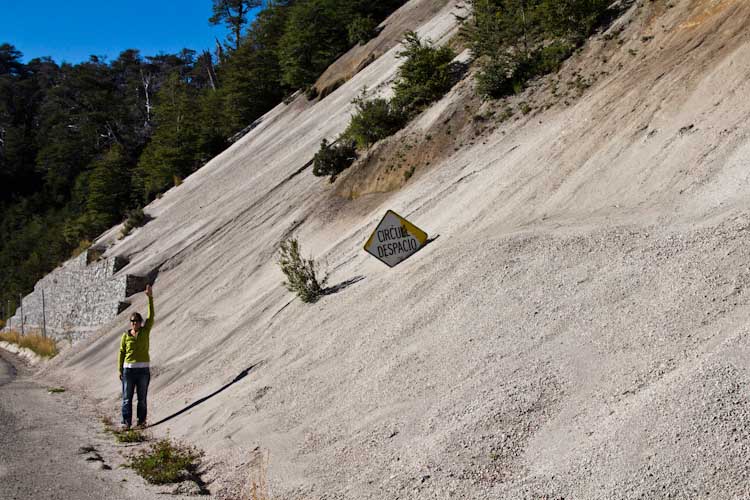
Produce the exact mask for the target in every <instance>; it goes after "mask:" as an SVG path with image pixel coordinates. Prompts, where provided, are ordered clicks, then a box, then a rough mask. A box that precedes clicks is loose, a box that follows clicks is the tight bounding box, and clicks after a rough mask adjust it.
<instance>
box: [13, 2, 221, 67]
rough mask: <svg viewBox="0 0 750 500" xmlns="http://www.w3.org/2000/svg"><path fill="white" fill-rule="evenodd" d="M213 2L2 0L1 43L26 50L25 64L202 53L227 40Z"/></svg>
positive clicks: (24, 52)
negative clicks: (214, 21)
mask: <svg viewBox="0 0 750 500" xmlns="http://www.w3.org/2000/svg"><path fill="white" fill-rule="evenodd" d="M211 5H212V2H211V0H151V1H148V0H119V1H108V0H104V1H101V0H100V1H93V0H68V1H61V0H54V1H53V0H37V1H33V2H32V1H29V0H0V43H5V42H7V43H10V44H11V45H15V46H16V49H18V50H20V51H21V52H23V61H24V62H28V61H29V60H30V59H33V58H34V57H41V56H50V57H52V58H53V59H54V60H55V61H57V62H58V63H60V62H62V61H67V62H71V63H78V62H81V61H85V60H87V59H88V58H89V56H90V55H92V54H94V55H98V56H101V55H104V56H107V58H108V60H109V61H112V60H114V59H116V58H117V56H118V55H119V54H120V52H122V51H123V50H125V49H129V48H133V49H138V50H140V51H141V55H143V56H147V55H156V54H158V53H160V52H164V53H174V52H177V51H179V50H180V49H182V48H190V49H194V50H197V51H200V50H202V49H211V50H212V51H213V48H214V46H215V42H214V38H215V37H218V38H219V40H221V41H224V40H225V39H226V35H227V30H226V29H225V28H224V27H223V26H211V25H209V23H208V18H209V17H211Z"/></svg>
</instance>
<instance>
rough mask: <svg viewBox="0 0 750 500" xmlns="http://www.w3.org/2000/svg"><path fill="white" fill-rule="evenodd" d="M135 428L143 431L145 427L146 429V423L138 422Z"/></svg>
mask: <svg viewBox="0 0 750 500" xmlns="http://www.w3.org/2000/svg"><path fill="white" fill-rule="evenodd" d="M135 427H136V429H145V428H146V427H148V425H147V424H146V422H138V425H136V426H135Z"/></svg>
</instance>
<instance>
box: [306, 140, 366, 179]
mask: <svg viewBox="0 0 750 500" xmlns="http://www.w3.org/2000/svg"><path fill="white" fill-rule="evenodd" d="M356 159H357V149H356V147H355V145H354V143H353V142H352V141H351V140H348V139H346V138H341V139H339V141H338V142H334V143H333V144H330V143H329V142H328V141H327V140H326V139H323V140H322V141H321V142H320V149H319V150H318V152H317V153H315V157H314V158H313V175H315V176H316V177H324V176H327V175H329V176H331V182H333V181H335V180H336V177H337V176H338V175H339V174H340V173H341V172H343V171H344V170H346V169H347V168H349V166H350V165H351V164H352V163H353V162H354V160H356Z"/></svg>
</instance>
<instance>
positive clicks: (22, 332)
mask: <svg viewBox="0 0 750 500" xmlns="http://www.w3.org/2000/svg"><path fill="white" fill-rule="evenodd" d="M18 302H19V303H20V304H21V335H26V332H24V331H23V327H24V323H25V318H24V317H23V297H22V296H21V294H20V293H19V294H18Z"/></svg>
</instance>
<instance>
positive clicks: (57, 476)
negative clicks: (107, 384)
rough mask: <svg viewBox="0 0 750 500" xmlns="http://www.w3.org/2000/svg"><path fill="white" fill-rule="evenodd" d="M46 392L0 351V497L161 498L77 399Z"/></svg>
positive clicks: (17, 499) (41, 499)
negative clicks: (128, 464) (126, 465)
mask: <svg viewBox="0 0 750 500" xmlns="http://www.w3.org/2000/svg"><path fill="white" fill-rule="evenodd" d="M47 389H48V388H47V387H44V386H42V385H40V384H39V383H38V382H37V381H35V380H34V379H32V377H31V373H30V372H29V370H28V369H27V368H26V367H25V366H24V365H23V364H22V363H21V362H20V361H19V359H18V358H16V357H15V356H13V355H12V354H9V353H7V352H6V351H3V350H2V349H0V499H2V500H27V499H34V500H45V499H70V498H75V499H77V500H87V499H92V500H100V499H102V498H117V499H131V498H133V499H135V498H138V499H140V500H143V499H149V498H163V495H159V491H157V489H156V488H154V487H152V486H148V485H147V484H146V483H145V482H144V481H143V480H142V479H141V478H139V477H138V476H136V475H135V474H134V473H133V472H132V471H131V470H130V469H124V468H121V467H120V465H121V464H122V463H123V462H124V461H125V459H124V456H123V453H126V452H127V450H128V448H127V447H124V446H118V445H116V444H115V443H114V442H113V440H112V437H111V436H109V435H107V434H106V433H104V432H103V426H102V424H101V423H100V422H97V421H96V418H95V417H94V415H92V414H91V413H90V411H88V410H87V409H86V408H85V405H84V404H83V403H82V401H81V400H79V399H78V398H77V397H76V396H75V395H74V394H72V393H70V392H67V391H66V392H63V393H59V394H51V393H49V392H48V390H47ZM177 498H179V496H178V497H177Z"/></svg>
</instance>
